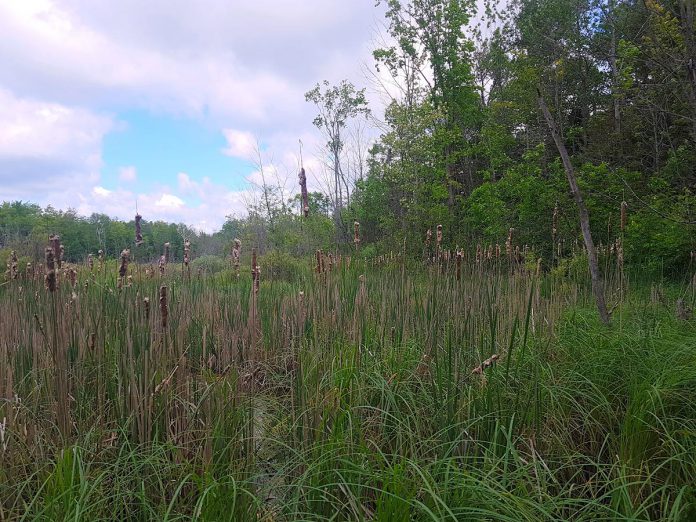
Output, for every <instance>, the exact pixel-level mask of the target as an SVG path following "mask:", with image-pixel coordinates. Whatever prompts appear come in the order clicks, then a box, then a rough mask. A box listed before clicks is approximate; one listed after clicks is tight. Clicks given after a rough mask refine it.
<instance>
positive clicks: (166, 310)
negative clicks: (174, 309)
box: [159, 285, 169, 328]
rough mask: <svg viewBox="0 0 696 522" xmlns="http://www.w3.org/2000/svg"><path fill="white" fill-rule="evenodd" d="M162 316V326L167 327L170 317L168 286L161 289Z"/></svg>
mask: <svg viewBox="0 0 696 522" xmlns="http://www.w3.org/2000/svg"><path fill="white" fill-rule="evenodd" d="M159 304H160V316H161V320H162V328H166V327H167V318H168V317H169V306H168V304H167V287H166V286H164V285H163V286H161V287H160V291H159Z"/></svg>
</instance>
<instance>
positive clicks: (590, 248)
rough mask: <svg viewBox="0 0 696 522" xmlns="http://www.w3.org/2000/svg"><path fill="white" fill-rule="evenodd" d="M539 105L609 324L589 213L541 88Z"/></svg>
mask: <svg viewBox="0 0 696 522" xmlns="http://www.w3.org/2000/svg"><path fill="white" fill-rule="evenodd" d="M537 94H538V100H539V107H541V112H542V113H543V114H544V118H545V119H546V123H547V124H548V126H549V129H550V130H551V135H552V136H553V141H554V142H555V144H556V147H557V148H558V153H559V154H560V155H561V160H562V161H563V168H564V169H565V173H566V176H567V177H568V184H569V185H570V190H571V192H572V193H573V197H574V198H575V203H576V204H577V206H578V214H579V217H580V228H581V229H582V237H583V239H584V241H585V248H586V249H587V258H588V261H589V265H590V277H591V279H592V292H593V293H594V296H595V300H596V302H597V310H598V311H599V317H600V319H601V320H602V322H603V323H604V324H606V325H608V324H610V322H611V318H610V317H609V311H608V310H607V303H606V301H605V300H604V283H603V281H602V274H601V273H600V271H599V263H598V262H597V251H596V250H595V247H594V242H593V241H592V234H591V232H590V215H589V213H588V212H587V206H586V205H585V201H584V200H583V198H582V193H581V192H580V187H579V186H578V182H577V179H576V177H575V170H574V169H573V164H572V163H571V162H570V157H569V156H568V150H567V149H566V147H565V144H564V143H563V139H562V137H561V135H560V133H559V132H558V128H557V127H556V122H555V121H554V119H553V116H552V115H551V112H550V111H549V108H548V107H547V106H546V102H545V101H544V98H543V96H542V95H541V90H540V89H537Z"/></svg>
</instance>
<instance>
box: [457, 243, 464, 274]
mask: <svg viewBox="0 0 696 522" xmlns="http://www.w3.org/2000/svg"><path fill="white" fill-rule="evenodd" d="M462 256H463V254H462V252H461V251H459V250H457V281H459V280H460V279H461V278H462Z"/></svg>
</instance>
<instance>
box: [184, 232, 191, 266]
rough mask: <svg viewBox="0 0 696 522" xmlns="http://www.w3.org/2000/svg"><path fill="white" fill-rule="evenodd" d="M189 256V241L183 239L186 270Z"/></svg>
mask: <svg viewBox="0 0 696 522" xmlns="http://www.w3.org/2000/svg"><path fill="white" fill-rule="evenodd" d="M190 255H191V241H189V240H188V239H184V266H185V267H187V268H188V266H189V257H190Z"/></svg>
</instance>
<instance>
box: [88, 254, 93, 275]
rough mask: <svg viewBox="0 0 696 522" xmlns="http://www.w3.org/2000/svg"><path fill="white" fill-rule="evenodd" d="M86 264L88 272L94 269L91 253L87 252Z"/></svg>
mask: <svg viewBox="0 0 696 522" xmlns="http://www.w3.org/2000/svg"><path fill="white" fill-rule="evenodd" d="M87 266H88V267H89V271H90V272H92V271H93V270H94V256H92V254H87Z"/></svg>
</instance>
